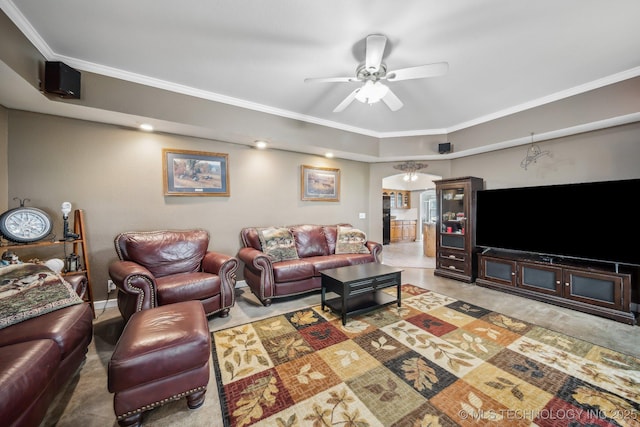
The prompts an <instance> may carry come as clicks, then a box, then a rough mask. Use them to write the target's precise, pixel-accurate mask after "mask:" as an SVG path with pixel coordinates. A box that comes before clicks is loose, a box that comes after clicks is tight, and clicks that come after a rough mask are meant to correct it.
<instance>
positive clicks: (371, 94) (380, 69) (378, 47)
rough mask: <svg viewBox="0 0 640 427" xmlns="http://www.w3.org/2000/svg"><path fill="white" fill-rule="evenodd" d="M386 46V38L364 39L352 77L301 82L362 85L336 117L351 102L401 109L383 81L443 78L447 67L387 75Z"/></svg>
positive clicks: (437, 65)
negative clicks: (360, 61) (362, 52)
mask: <svg viewBox="0 0 640 427" xmlns="http://www.w3.org/2000/svg"><path fill="white" fill-rule="evenodd" d="M386 44H387V38H386V37H385V36H383V35H379V34H371V35H369V36H367V39H366V47H365V63H364V64H362V65H360V66H359V67H358V68H357V69H356V75H355V76H354V77H314V78H307V79H304V81H305V82H323V83H346V82H363V85H362V86H360V87H359V88H357V89H356V90H354V91H353V92H351V93H350V94H349V95H348V96H347V97H346V98H345V99H344V100H343V101H342V102H341V103H340V104H338V106H337V107H336V108H335V109H334V110H333V112H334V113H338V112H340V111H342V110H344V109H345V108H347V107H348V106H349V105H350V104H351V103H352V102H353V100H354V99H357V100H358V101H360V102H362V103H367V104H374V103H376V102H378V101H380V100H382V101H383V102H384V103H385V104H387V107H389V108H390V109H391V111H398V110H399V109H400V108H402V106H403V105H404V104H403V103H402V101H400V98H398V97H397V96H396V95H395V94H394V93H393V92H392V91H391V89H390V88H389V86H387V85H386V84H384V83H382V82H383V81H385V80H386V81H388V82H397V81H400V80H410V79H423V78H426V77H436V76H441V75H443V74H446V72H447V71H448V69H449V64H448V63H446V62H437V63H433V64H426V65H418V66H416V67H409V68H401V69H398V70H394V71H387V66H386V64H384V63H383V62H382V56H383V54H384V49H385V46H386Z"/></svg>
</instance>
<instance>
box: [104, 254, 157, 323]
mask: <svg viewBox="0 0 640 427" xmlns="http://www.w3.org/2000/svg"><path fill="white" fill-rule="evenodd" d="M109 277H111V280H113V283H114V284H115V285H116V288H118V291H119V292H124V293H125V294H128V295H130V296H133V297H135V298H136V311H141V310H146V309H149V308H153V307H156V306H157V305H158V298H157V295H156V279H155V277H153V275H152V274H151V272H150V271H149V270H147V269H146V268H145V267H143V266H142V265H140V264H136V263H135V262H133V261H121V260H118V261H114V262H112V263H111V264H110V265H109Z"/></svg>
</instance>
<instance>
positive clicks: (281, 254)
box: [258, 227, 299, 262]
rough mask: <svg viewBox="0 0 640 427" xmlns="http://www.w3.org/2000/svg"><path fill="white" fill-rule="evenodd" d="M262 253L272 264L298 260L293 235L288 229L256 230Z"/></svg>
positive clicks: (270, 228)
mask: <svg viewBox="0 0 640 427" xmlns="http://www.w3.org/2000/svg"><path fill="white" fill-rule="evenodd" d="M258 238H259V239H260V245H261V246H262V252H264V253H265V254H267V255H268V256H269V257H271V259H272V261H273V262H278V261H286V260H290V259H298V258H299V257H298V251H297V250H296V244H295V241H294V239H293V234H292V233H291V231H289V229H288V228H277V227H268V228H261V229H259V230H258Z"/></svg>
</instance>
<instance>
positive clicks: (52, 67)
mask: <svg viewBox="0 0 640 427" xmlns="http://www.w3.org/2000/svg"><path fill="white" fill-rule="evenodd" d="M44 91H45V92H47V93H54V94H56V95H60V96H61V97H62V98H69V99H80V71H78V70H75V69H73V68H71V67H69V66H68V65H66V64H64V63H63V62H59V61H47V62H46V63H45V65H44Z"/></svg>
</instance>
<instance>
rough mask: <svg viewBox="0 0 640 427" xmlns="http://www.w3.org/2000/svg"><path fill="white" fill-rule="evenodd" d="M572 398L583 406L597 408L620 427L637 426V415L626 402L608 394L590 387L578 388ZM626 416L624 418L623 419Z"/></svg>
mask: <svg viewBox="0 0 640 427" xmlns="http://www.w3.org/2000/svg"><path fill="white" fill-rule="evenodd" d="M572 397H573V398H574V399H575V400H576V402H579V403H581V404H584V405H588V406H590V407H592V408H597V409H598V410H599V411H600V412H602V413H603V414H604V416H605V417H607V418H609V419H612V420H614V421H616V422H617V423H619V424H620V425H625V426H626V425H628V426H631V425H634V426H637V425H638V424H639V420H638V418H639V415H640V414H639V413H638V412H637V410H636V408H634V407H633V406H631V405H629V403H628V402H626V401H624V400H622V399H621V398H619V397H617V396H614V395H612V394H610V393H606V392H601V391H598V390H595V389H593V388H591V387H578V388H577V389H576V390H575V391H574V393H573V395H572ZM625 415H626V417H625Z"/></svg>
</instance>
